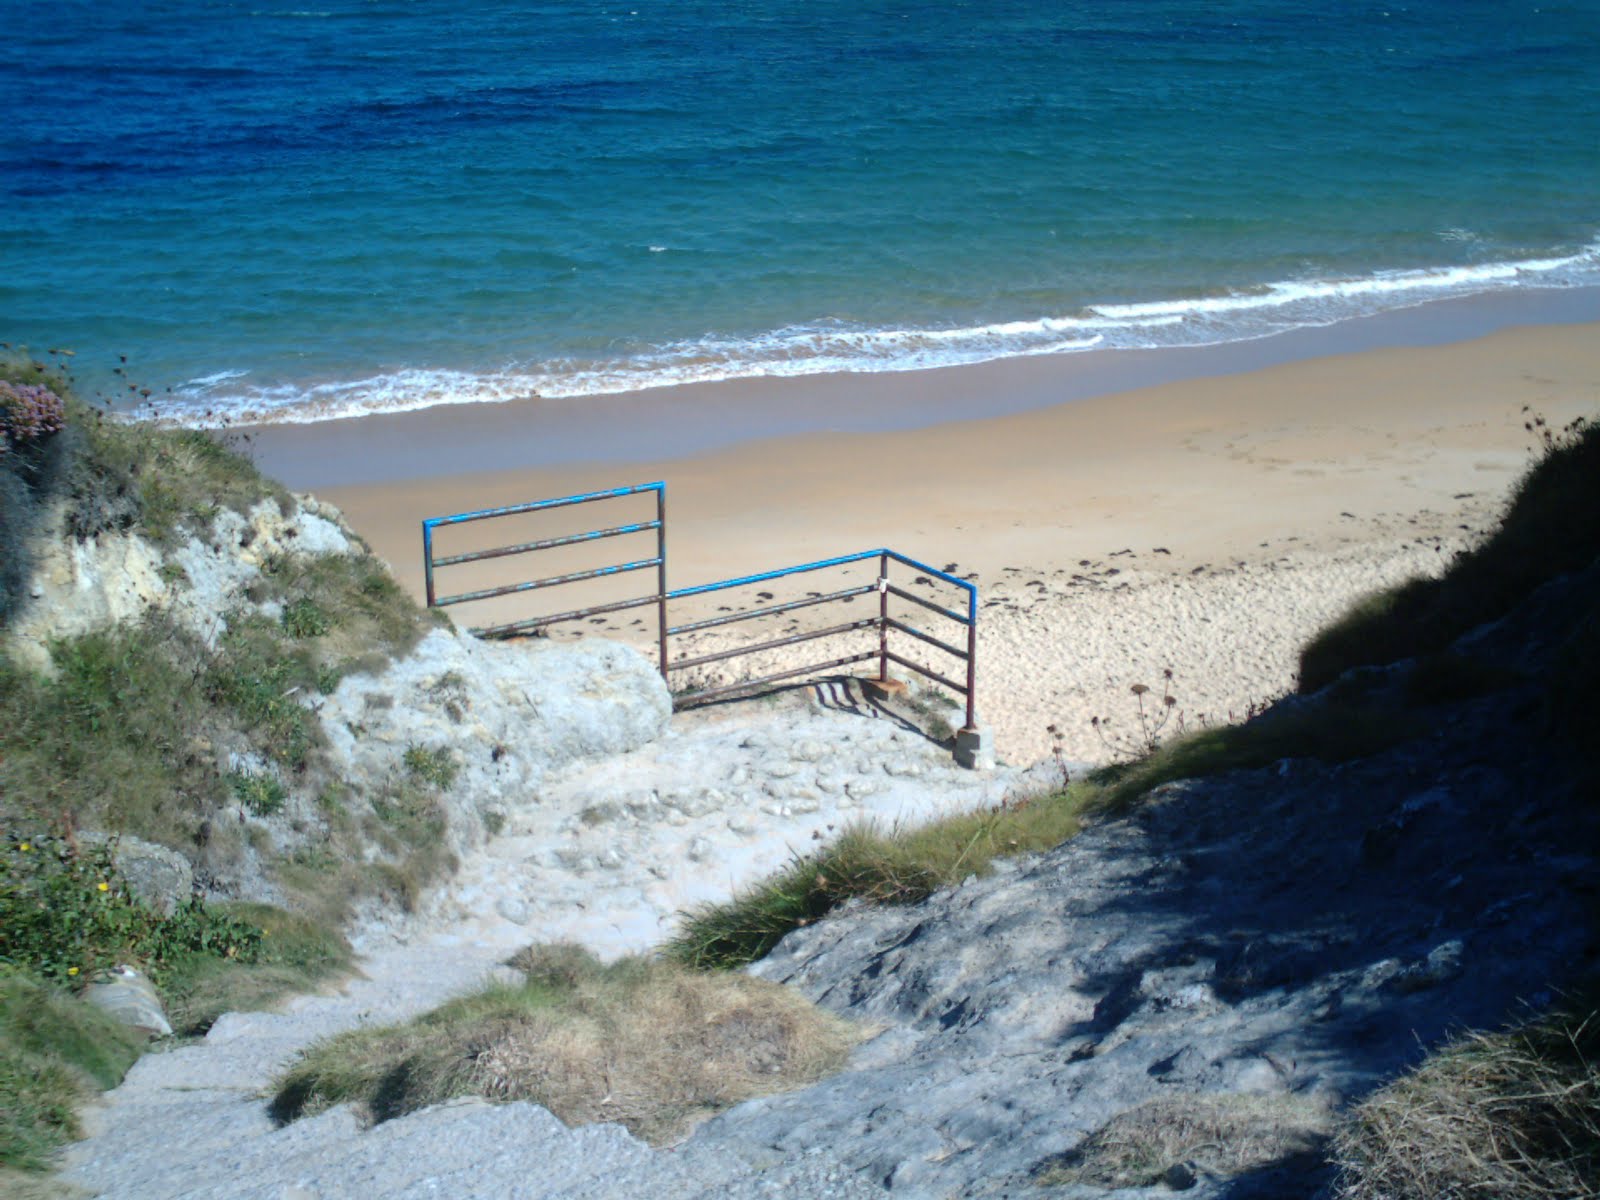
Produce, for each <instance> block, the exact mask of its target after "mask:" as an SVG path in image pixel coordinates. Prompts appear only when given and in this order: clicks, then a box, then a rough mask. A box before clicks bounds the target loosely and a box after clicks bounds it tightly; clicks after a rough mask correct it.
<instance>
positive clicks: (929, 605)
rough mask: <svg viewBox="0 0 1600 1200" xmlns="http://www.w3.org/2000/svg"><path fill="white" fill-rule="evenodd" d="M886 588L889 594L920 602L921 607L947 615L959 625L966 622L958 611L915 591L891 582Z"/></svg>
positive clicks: (915, 602) (916, 602) (943, 615)
mask: <svg viewBox="0 0 1600 1200" xmlns="http://www.w3.org/2000/svg"><path fill="white" fill-rule="evenodd" d="M886 590H887V591H888V593H889V594H890V595H891V596H899V597H900V599H902V600H910V601H911V602H912V603H913V604H920V605H922V607H923V608H926V609H931V610H932V611H933V612H936V613H938V614H939V615H940V616H941V617H949V618H950V619H951V620H952V621H954V622H956V623H957V624H959V625H965V624H966V623H967V619H966V618H965V617H963V616H962V615H961V614H960V613H954V612H951V611H950V610H949V609H948V608H945V607H944V606H943V605H941V604H935V603H934V602H933V601H932V600H924V599H923V598H922V597H921V596H919V595H917V594H916V593H915V592H908V591H906V590H905V589H904V588H899V587H895V585H894V584H892V583H891V584H890V585H889V586H888V588H887V589H886Z"/></svg>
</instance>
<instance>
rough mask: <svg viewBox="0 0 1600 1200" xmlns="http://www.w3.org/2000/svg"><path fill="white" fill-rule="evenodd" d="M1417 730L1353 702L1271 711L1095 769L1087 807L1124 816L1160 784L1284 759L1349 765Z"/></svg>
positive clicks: (1395, 715) (1413, 718) (1412, 717)
mask: <svg viewBox="0 0 1600 1200" xmlns="http://www.w3.org/2000/svg"><path fill="white" fill-rule="evenodd" d="M1422 728H1423V723H1422V720H1421V718H1420V717H1419V716H1418V715H1417V714H1415V713H1413V712H1409V711H1406V710H1403V709H1394V708H1388V707H1375V706H1371V705H1366V704H1362V703H1359V702H1357V701H1339V700H1333V701H1330V702H1329V703H1327V704H1323V705H1319V706H1317V707H1316V708H1305V709H1301V708H1283V709H1271V710H1268V711H1267V712H1266V713H1264V714H1262V715H1261V716H1259V717H1257V718H1256V719H1255V720H1253V721H1250V722H1247V723H1246V724H1244V725H1219V726H1216V727H1215V728H1211V729H1201V730H1197V731H1195V732H1193V733H1189V734H1186V735H1184V736H1183V737H1179V738H1173V739H1172V740H1170V741H1168V742H1165V743H1161V744H1159V745H1157V747H1156V748H1155V749H1154V750H1152V751H1150V752H1149V753H1148V754H1145V755H1144V756H1142V757H1140V758H1137V759H1134V760H1133V761H1131V762H1126V763H1117V764H1114V765H1112V766H1108V767H1102V768H1100V769H1099V770H1097V771H1095V772H1094V773H1093V774H1092V775H1090V777H1089V782H1090V783H1091V784H1094V785H1095V786H1097V787H1098V788H1100V789H1101V790H1100V792H1099V794H1098V795H1097V796H1096V797H1094V799H1093V801H1092V807H1093V809H1094V810H1095V811H1096V812H1100V813H1120V812H1124V811H1126V810H1127V809H1129V808H1131V807H1132V806H1133V805H1134V804H1135V803H1137V802H1138V801H1139V800H1140V799H1142V798H1143V797H1144V796H1146V795H1148V794H1149V793H1150V791H1151V790H1152V789H1154V788H1157V787H1160V786H1161V785H1162V784H1163V783H1171V782H1173V781H1174V780H1178V779H1199V778H1203V777H1205V776H1208V775H1219V774H1221V773H1222V772H1224V771H1243V770H1253V769H1255V768H1258V767H1266V766H1271V765H1272V764H1273V763H1275V762H1279V761H1281V760H1283V759H1285V758H1314V759H1317V760H1318V761H1319V762H1325V763H1339V762H1348V761H1350V760H1351V759H1355V758H1362V757H1364V756H1366V755H1369V754H1376V753H1378V752H1379V751H1381V750H1385V749H1387V748H1388V747H1390V746H1394V745H1397V744H1398V743H1400V742H1402V741H1404V740H1406V739H1407V738H1409V737H1414V736H1416V734H1417V733H1419V732H1420V731H1421V729H1422Z"/></svg>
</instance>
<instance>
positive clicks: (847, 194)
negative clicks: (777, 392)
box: [0, 0, 1600, 426]
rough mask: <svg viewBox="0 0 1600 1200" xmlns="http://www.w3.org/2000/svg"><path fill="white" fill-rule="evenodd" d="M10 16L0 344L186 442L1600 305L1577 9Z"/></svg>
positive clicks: (727, 6)
mask: <svg viewBox="0 0 1600 1200" xmlns="http://www.w3.org/2000/svg"><path fill="white" fill-rule="evenodd" d="M0 11H3V12H4V14H5V17H6V22H5V28H6V36H5V37H4V38H0V112H3V113H4V114H5V118H6V119H5V121H4V125H3V127H0V264H3V267H0V337H3V338H6V339H8V340H9V341H10V342H12V343H13V344H26V345H27V346H29V347H30V348H31V349H32V350H34V351H35V352H36V353H38V352H43V351H45V350H47V349H56V348H62V347H66V348H71V349H73V350H74V351H75V352H76V353H75V357H74V359H73V363H74V365H75V369H76V372H77V375H78V377H79V379H80V381H81V382H82V383H83V384H84V385H85V386H87V387H88V388H90V389H91V390H94V391H98V392H99V393H100V394H101V395H104V396H107V397H109V398H110V399H111V400H112V401H113V402H114V403H115V404H116V405H117V406H119V407H120V408H123V409H125V410H128V411H134V412H139V413H141V414H144V415H150V416H155V417H160V418H163V419H166V420H170V421H176V422H180V423H184V424H191V425H200V426H208V425H219V424H225V423H229V422H240V421H246V422H249V421H254V422H272V421H292V422H310V421H320V420H326V419H331V418H337V417H349V416H359V415H362V414H367V413H376V412H385V411H399V410H405V409H414V408H421V407H426V406H430V405H437V404H450V403H461V402H471V401H485V400H501V399H512V398H517V397H522V396H527V395H529V394H539V395H543V396H547V397H569V398H575V399H581V398H582V397H585V396H593V395H599V394H605V393H615V392H623V391H634V390H638V389H644V388H654V387H659V386H661V385H665V384H672V383H680V382H687V381H703V380H714V379H723V378H737V377H745V376H757V375H800V374H808V373H815V372H823V371H890V370H909V369H917V368H923V367H931V366H939V365H945V364H954V363H967V362H979V361H985V360H990V359H996V358H1003V357H1007V356H1015V355H1040V354H1073V353H1096V352H1101V351H1110V350H1116V349H1121V348H1131V347H1159V346H1173V345H1202V344H1211V343H1217V342H1228V341H1236V340H1242V339H1252V338H1259V337H1263V336H1266V335H1269V334H1272V333H1276V332H1280V331H1284V330H1290V329H1297V328H1304V327H1308V326H1318V325H1327V324H1329V323H1333V322H1338V321H1342V320H1346V319H1349V318H1353V317H1357V316H1361V315H1364V314H1369V313H1373V312H1379V311H1383V310H1386V309H1393V308H1399V307H1405V306H1412V305H1417V304H1422V303H1425V302H1427V301H1429V300H1433V299H1439V298H1444V297H1449V296H1456V295H1465V294H1471V293H1477V292H1493V291H1504V290H1510V289H1529V288H1578V287H1592V286H1594V285H1596V284H1597V283H1600V3H1594V2H1566V3H1561V2H1557V3H1544V4H1540V5H1538V6H1531V5H1512V4H1506V3H1505V2H1504V0H1417V2H1412V3H1398V2H1396V3H1359V2H1350V0H1340V2H1337V3H1335V2H1334V0H1208V2H1206V3H1196V2H1195V0H1182V2H1179V0H1118V2H1117V3H1115V4H1103V3H1101V4H1086V3H1076V2H1072V0H1061V2H1058V3H1040V2H1039V0H947V2H946V3H943V4H939V5H928V6H924V5H910V4H903V3H890V2H888V0H803V2H802V0H715V2H712V0H670V2H665V3H662V2H656V3H651V2H649V0H634V2H633V3H632V4H613V3H584V2H574V0H542V2H537V3H483V4H461V3H459V0H455V2H451V3H445V2H443V0H406V2H404V3H398V2H393V0H390V2H384V0H327V2H324V3H320V4H317V5H316V6H315V7H314V8H289V7H282V6H279V5H275V4H272V3H264V2H261V0H257V2H254V3H250V2H245V3H220V2H218V0H144V2H137V3H131V4H127V5H109V4H105V3H102V2H100V0H58V2H57V3H53V4H50V5H37V4H22V3H20V2H18V0H3V2H0ZM123 356H125V357H126V367H125V368H123V367H122V357H123ZM119 370H125V371H126V374H119V373H118V371H119ZM661 396H662V398H663V399H662V402H663V403H670V396H671V393H661Z"/></svg>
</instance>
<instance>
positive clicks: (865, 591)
mask: <svg viewBox="0 0 1600 1200" xmlns="http://www.w3.org/2000/svg"><path fill="white" fill-rule="evenodd" d="M874 558H875V559H877V560H878V578H877V581H876V582H875V583H865V584H858V585H856V586H853V587H848V588H843V589H841V590H838V591H833V592H828V593H826V594H823V595H817V596H808V597H806V598H805V599H803V600H791V601H788V602H786V603H783V604H774V605H770V606H767V607H763V608H760V609H753V610H750V611H748V612H738V613H730V614H728V615H727V616H720V617H708V618H706V619H705V620H703V621H691V622H689V623H688V624H685V625H671V626H668V628H667V633H668V635H669V636H673V635H677V634H684V633H696V632H699V631H701V630H705V629H714V628H717V627H719V626H724V625H732V624H734V623H736V622H739V621H749V620H754V619H756V618H758V617H769V616H773V615H776V614H778V613H785V612H793V611H795V610H797V609H801V608H810V607H814V606H816V605H820V604H829V603H837V602H841V601H844V600H846V599H852V598H854V597H856V596H864V595H869V594H871V593H873V592H876V593H877V594H878V615H877V616H874V617H864V618H861V619H859V620H855V621H848V622H845V623H843V624H839V625H829V626H826V627H824V628H821V629H813V630H808V631H807V632H805V633H797V634H791V635H789V636H788V637H781V638H774V639H772V640H770V641H765V642H757V643H755V644H753V645H745V646H736V647H733V648H732V649H728V650H720V651H717V652H716V653H713V654H703V655H700V656H698V657H696V658H688V659H679V660H678V661H676V662H669V663H668V664H667V668H668V671H679V670H686V669H688V668H690V667H698V666H704V665H706V664H708V663H713V662H719V661H722V660H724V659H730V658H738V657H742V656H744V655H747V654H758V653H760V652H761V651H763V650H776V649H778V648H779V647H782V646H793V645H797V644H799V643H801V642H808V641H814V640H816V639H819V638H825V637H832V636H836V635H839V634H844V633H851V632H854V631H856V630H860V629H876V630H877V631H878V648H877V649H876V650H866V651H861V652H859V653H856V654H850V655H846V656H844V657H840V658H835V659H831V660H829V661H827V662H821V663H813V664H811V665H809V666H805V667H795V668H793V669H790V670H786V671H779V672H776V673H774V674H771V675H764V676H761V677H760V678H757V679H745V680H740V681H739V682H738V683H730V684H726V685H723V686H721V687H717V688H708V689H703V690H699V691H695V692H691V693H689V694H688V695H686V696H684V697H682V699H681V701H680V703H682V704H684V705H691V704H700V703H703V702H705V701H707V700H712V699H715V698H716V697H718V696H723V695H727V694H729V693H732V692H740V691H748V690H750V689H751V688H755V687H759V686H761V685H762V684H767V683H775V682H777V681H779V680H782V679H790V678H793V677H794V676H797V675H806V674H811V673H813V672H816V671H824V670H834V669H837V668H838V667H843V666H849V665H850V664H852V663H858V662H868V661H870V660H872V659H877V660H878V678H879V680H887V679H888V678H889V664H890V663H898V664H899V665H900V666H902V667H905V668H907V669H908V670H911V671H915V672H916V673H917V674H919V675H922V676H924V677H926V678H928V679H931V680H933V681H934V682H935V683H938V684H941V685H943V686H944V687H947V688H949V689H951V690H952V691H954V692H955V693H956V694H957V695H960V696H962V697H964V698H965V700H966V726H967V728H971V727H973V726H974V725H975V724H976V707H975V704H976V701H975V697H976V695H977V667H978V640H977V639H978V589H977V587H976V586H975V585H974V584H972V583H971V582H970V581H968V580H965V579H962V578H960V577H958V576H955V575H950V574H946V573H945V572H944V571H940V570H938V569H936V568H934V567H930V566H928V565H927V564H926V563H920V562H918V561H917V560H916V559H914V558H907V557H906V556H905V555H904V554H899V553H897V552H895V551H893V550H888V549H878V550H862V551H861V552H859V553H857V554H846V555H842V556H840V557H838V558H824V559H819V560H818V561H816V562H809V563H801V564H800V565H799V566H795V567H783V568H780V569H779V570H776V571H763V572H761V573H760V574H757V575H744V576H741V577H739V578H738V579H724V580H720V581H719V582H717V583H704V584H701V585H700V586H698V587H687V588H677V589H675V590H674V591H671V592H669V593H667V598H668V599H669V600H678V599H682V598H684V597H687V596H700V595H705V594H707V593H710V592H719V591H724V590H726V589H728V588H736V587H747V586H749V585H751V584H756V583H767V582H770V581H772V580H774V579H782V578H785V577H787V576H790V575H799V574H803V573H806V572H810V571H821V570H825V569H828V568H830V567H842V566H846V565H848V564H850V563H857V562H864V561H868V560H870V559H874ZM890 562H897V563H901V564H903V565H905V566H908V567H910V568H912V569H913V570H916V571H920V572H922V573H923V574H924V575H925V576H928V577H929V578H933V579H940V580H943V581H944V582H945V583H949V584H952V585H954V586H955V587H958V588H960V589H962V590H963V591H964V592H966V593H967V612H966V615H964V616H963V615H962V614H960V613H956V612H952V611H951V610H950V609H948V608H945V607H944V606H943V605H940V604H935V603H934V602H933V601H931V600H927V599H924V598H923V597H921V596H918V595H916V594H915V593H914V592H908V591H906V590H905V589H904V588H901V587H897V586H896V585H895V584H894V583H893V581H891V579H890V578H889V564H890ZM890 596H896V597H899V598H901V599H903V600H909V601H911V602H912V603H913V604H917V605H920V606H922V607H923V608H925V609H928V610H930V611H932V612H935V613H938V614H939V615H941V616H943V617H946V618H948V619H949V620H951V621H954V622H956V623H957V624H959V625H963V626H965V627H966V639H965V640H966V646H965V647H964V648H962V647H957V646H952V645H951V644H950V643H949V642H946V641H944V640H943V639H942V638H938V637H935V636H934V635H932V634H930V633H926V632H924V631H923V630H921V629H918V628H917V627H916V626H914V625H910V624H908V623H906V622H904V621H901V620H897V619H896V618H894V617H892V616H890V615H889V597H890ZM890 630H895V631H897V632H899V633H904V634H907V635H909V636H910V637H913V638H916V639H917V640H918V641H921V642H924V643H926V644H927V645H930V646H933V647H935V648H936V649H938V650H942V651H943V652H944V653H946V654H948V655H950V656H951V657H953V658H955V659H958V660H960V661H961V662H963V663H964V664H965V671H964V674H965V681H964V682H959V683H958V682H957V681H956V680H954V679H949V678H947V677H946V676H944V675H941V674H939V673H938V672H936V671H933V670H931V669H929V668H928V667H925V666H923V665H922V664H921V663H919V662H916V661H915V660H914V659H910V658H906V657H905V656H903V655H900V654H896V653H895V652H894V651H892V650H891V649H889V631H890Z"/></svg>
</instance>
